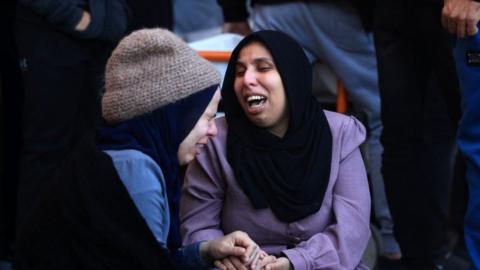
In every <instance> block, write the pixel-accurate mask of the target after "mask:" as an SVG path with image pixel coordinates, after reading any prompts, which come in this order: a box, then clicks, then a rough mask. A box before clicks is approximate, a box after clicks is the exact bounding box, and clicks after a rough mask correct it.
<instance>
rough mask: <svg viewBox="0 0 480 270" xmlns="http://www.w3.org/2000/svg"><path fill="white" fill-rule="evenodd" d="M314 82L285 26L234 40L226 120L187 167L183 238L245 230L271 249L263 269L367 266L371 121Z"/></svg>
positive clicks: (225, 90) (225, 261) (229, 262)
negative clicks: (315, 91)
mask: <svg viewBox="0 0 480 270" xmlns="http://www.w3.org/2000/svg"><path fill="white" fill-rule="evenodd" d="M311 85H312V70H311V66H310V64H309V62H308V60H307V58H306V56H305V54H304V52H303V49H302V48H301V47H300V45H298V44H297V43H296V42H295V41H294V40H293V39H292V38H290V37H289V36H287V35H285V34H283V33H281V32H277V31H260V32H256V33H253V34H251V35H249V36H247V37H246V38H245V39H243V40H242V41H241V42H240V43H239V45H238V46H237V47H236V48H235V50H234V51H233V53H232V57H231V59H230V62H229V64H228V68H227V71H226V75H225V80H224V85H223V88H222V98H223V99H222V100H223V102H224V108H225V116H226V118H225V119H218V120H217V123H216V124H217V129H218V134H217V136H216V137H215V138H212V139H211V140H210V141H209V142H208V144H207V145H206V147H204V148H203V149H202V150H201V151H200V153H199V154H198V155H197V158H196V159H195V160H194V161H192V163H191V164H190V165H189V167H188V169H187V171H186V176H185V182H184V188H183V193H182V203H181V211H180V216H181V221H182V224H181V232H182V235H183V237H184V238H183V241H184V244H190V243H194V242H197V241H201V240H209V239H214V238H216V237H218V236H219V235H223V234H227V233H229V232H232V231H236V230H242V231H244V232H246V233H248V235H249V236H250V237H251V238H252V239H253V240H254V241H255V242H256V243H257V244H258V245H259V246H260V247H261V248H262V249H263V250H264V251H265V252H266V253H268V254H269V255H270V256H267V257H265V258H264V259H263V260H261V262H260V264H259V266H262V267H264V269H295V270H303V269H327V268H328V269H349V270H351V269H366V266H365V265H363V264H362V262H361V258H362V254H363V251H364V249H365V248H366V246H367V242H368V239H369V236H370V229H369V223H370V195H369V188H368V182H367V176H366V173H365V168H364V164H363V161H362V157H361V154H360V151H359V148H358V147H359V145H360V144H361V143H362V142H363V140H364V139H365V129H364V127H363V126H362V125H361V124H360V122H359V121H358V120H356V119H355V118H353V117H349V116H345V115H341V114H337V113H334V112H328V111H324V110H322V109H321V108H320V106H319V104H318V103H317V102H316V101H315V99H314V98H313V96H312V94H311ZM216 263H217V265H223V266H226V267H228V266H232V265H233V266H237V265H241V262H240V261H239V260H238V259H236V258H234V257H231V258H225V259H222V260H219V261H217V262H216Z"/></svg>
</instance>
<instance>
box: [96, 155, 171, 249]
mask: <svg viewBox="0 0 480 270" xmlns="http://www.w3.org/2000/svg"><path fill="white" fill-rule="evenodd" d="M105 153H107V154H108V155H109V156H110V157H111V158H112V161H113V165H114V166H115V169H116V170H117V173H118V176H119V177H120V180H121V181H122V183H123V185H124V186H125V188H126V189H127V191H128V194H129V195H130V197H131V198H132V200H133V202H134V203H135V206H136V207H137V209H138V211H139V213H140V214H141V216H142V217H143V219H144V220H145V222H146V223H147V226H148V227H149V228H150V231H151V232H152V233H153V235H154V236H155V239H156V240H157V242H158V243H159V245H160V246H162V247H166V246H167V237H168V232H169V226H170V210H169V206H168V200H167V192H166V185H165V179H164V176H163V173H162V170H161V168H160V167H159V166H158V165H157V163H156V162H155V161H153V159H151V158H150V157H149V156H147V155H145V154H143V153H141V152H139V151H136V150H121V151H112V150H107V151H105Z"/></svg>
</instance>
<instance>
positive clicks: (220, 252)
mask: <svg viewBox="0 0 480 270" xmlns="http://www.w3.org/2000/svg"><path fill="white" fill-rule="evenodd" d="M258 250H259V247H258V245H257V244H256V243H255V242H253V240H252V239H250V237H248V235H247V234H246V233H244V232H241V231H235V232H232V233H229V234H227V235H225V236H223V237H220V238H217V239H214V240H209V241H199V242H196V243H193V244H189V245H187V246H184V247H183V248H182V249H181V250H180V253H181V258H182V260H181V263H182V264H181V267H182V268H183V269H198V270H202V269H210V268H211V267H212V266H213V262H214V261H215V260H218V259H222V258H225V257H229V256H232V257H235V258H238V260H239V262H240V263H241V266H242V267H243V268H244V269H247V265H248V264H252V263H256V261H258V259H259V253H258ZM221 269H222V268H221ZM237 269H238V268H237Z"/></svg>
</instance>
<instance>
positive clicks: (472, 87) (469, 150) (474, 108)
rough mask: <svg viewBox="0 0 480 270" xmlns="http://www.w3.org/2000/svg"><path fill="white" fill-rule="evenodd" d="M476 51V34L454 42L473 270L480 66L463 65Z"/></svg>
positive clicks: (477, 260)
mask: <svg viewBox="0 0 480 270" xmlns="http://www.w3.org/2000/svg"><path fill="white" fill-rule="evenodd" d="M475 50H476V51H477V52H478V51H480V35H479V34H476V35H475V36H473V37H466V38H463V39H457V40H456V44H455V47H454V54H455V60H456V64H457V70H458V76H459V79H460V87H461V91H462V98H463V100H462V106H463V117H462V119H461V120H460V125H459V129H458V138H457V142H458V147H459V149H460V151H462V153H463V154H464V156H465V158H466V159H467V182H468V187H469V201H468V208H467V213H466V216H465V242H466V245H467V249H468V251H469V253H470V257H471V259H472V262H473V264H474V266H475V269H480V66H473V65H469V64H468V63H467V60H468V59H467V58H468V57H467V56H466V54H467V52H469V51H475Z"/></svg>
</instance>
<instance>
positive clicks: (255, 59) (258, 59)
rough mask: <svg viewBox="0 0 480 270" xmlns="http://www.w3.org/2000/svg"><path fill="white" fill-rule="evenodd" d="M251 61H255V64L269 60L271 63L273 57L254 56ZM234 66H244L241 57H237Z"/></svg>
mask: <svg viewBox="0 0 480 270" xmlns="http://www.w3.org/2000/svg"><path fill="white" fill-rule="evenodd" d="M252 62H253V63H255V64H258V63H260V62H271V63H273V59H272V58H270V57H258V58H254V59H253V61H252ZM236 66H245V62H244V61H242V60H241V59H238V60H237V63H236Z"/></svg>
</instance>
